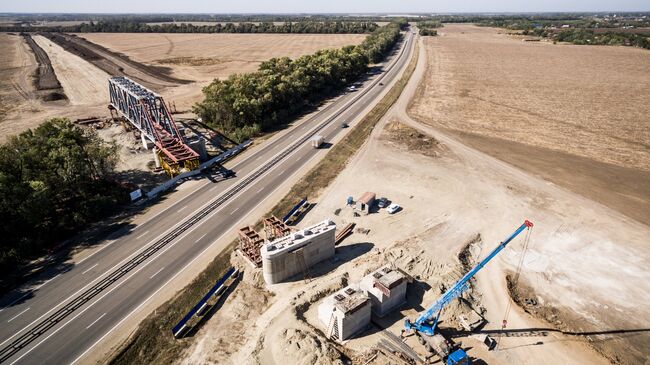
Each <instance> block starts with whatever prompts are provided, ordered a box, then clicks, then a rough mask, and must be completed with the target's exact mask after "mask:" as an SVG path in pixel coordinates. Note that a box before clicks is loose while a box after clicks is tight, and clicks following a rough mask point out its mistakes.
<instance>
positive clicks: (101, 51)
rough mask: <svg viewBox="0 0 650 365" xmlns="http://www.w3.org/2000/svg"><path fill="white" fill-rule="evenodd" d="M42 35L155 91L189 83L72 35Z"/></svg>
mask: <svg viewBox="0 0 650 365" xmlns="http://www.w3.org/2000/svg"><path fill="white" fill-rule="evenodd" d="M42 35H43V36H45V37H46V38H48V39H49V40H51V41H53V42H55V43H57V44H58V45H60V46H61V47H63V49H65V50H66V51H68V52H70V53H72V54H75V55H77V56H79V57H81V58H83V59H84V60H86V61H88V62H90V63H92V64H94V65H95V66H97V67H98V68H100V69H102V70H103V71H105V72H106V73H107V74H109V75H111V76H128V77H129V78H132V79H134V80H135V81H137V82H140V83H142V84H143V85H144V86H146V87H150V88H153V89H154V90H156V89H158V90H159V89H160V88H161V87H163V86H171V85H174V84H183V83H188V82H189V81H187V80H181V79H177V78H174V77H171V76H169V69H167V68H164V67H155V66H147V65H143V64H141V63H139V62H134V61H132V60H131V59H130V58H129V57H127V56H125V55H122V54H119V53H115V52H112V51H110V50H108V49H106V48H104V47H102V46H101V45H98V44H94V43H92V42H89V41H88V40H86V39H84V38H81V37H77V36H75V35H72V34H65V33H42Z"/></svg>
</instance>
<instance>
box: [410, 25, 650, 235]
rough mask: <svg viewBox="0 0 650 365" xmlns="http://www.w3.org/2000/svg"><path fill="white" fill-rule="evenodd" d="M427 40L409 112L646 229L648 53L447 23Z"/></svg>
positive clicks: (649, 219)
mask: <svg viewBox="0 0 650 365" xmlns="http://www.w3.org/2000/svg"><path fill="white" fill-rule="evenodd" d="M439 34H440V36H439V37H428V38H425V40H424V43H425V45H426V48H427V58H428V61H429V65H428V72H427V75H426V79H425V81H424V82H423V84H422V86H421V87H420V89H419V92H418V96H417V97H416V98H415V100H414V101H413V103H412V106H411V109H410V113H411V115H412V116H414V117H415V118H417V119H418V120H420V121H422V122H424V123H427V124H429V125H432V126H435V127H438V128H442V129H444V130H447V131H449V132H451V133H453V134H455V135H456V136H457V137H458V138H460V139H461V140H463V141H464V142H466V143H468V144H470V145H472V146H474V147H476V148H479V149H481V150H482V151H484V152H487V153H489V154H491V155H494V156H497V157H499V158H500V159H503V160H504V161H506V162H509V163H512V164H514V165H516V166H518V167H521V168H523V169H526V170H529V171H532V172H534V173H535V174H538V175H539V176H542V177H544V178H545V179H547V180H549V181H551V182H554V183H556V184H558V185H561V186H564V187H566V188H569V189H571V190H573V191H575V192H578V193H580V194H583V195H584V196H586V197H589V198H591V199H594V200H596V201H598V202H600V203H603V204H606V205H608V206H610V207H612V208H614V209H617V210H619V211H621V212H623V213H624V214H627V215H628V216H630V217H632V218H634V219H636V220H639V221H641V222H644V223H650V124H649V123H648V119H647V118H648V117H647V116H648V115H650V103H648V102H647V100H646V99H647V98H648V96H649V95H650V52H649V51H647V50H642V49H637V48H631V47H606V46H574V45H552V44H550V43H547V42H521V41H520V40H515V39H512V38H511V37H509V36H507V35H504V34H499V31H498V30H496V29H491V28H484V27H476V26H473V25H456V24H450V25H448V26H445V27H444V28H442V29H441V30H439Z"/></svg>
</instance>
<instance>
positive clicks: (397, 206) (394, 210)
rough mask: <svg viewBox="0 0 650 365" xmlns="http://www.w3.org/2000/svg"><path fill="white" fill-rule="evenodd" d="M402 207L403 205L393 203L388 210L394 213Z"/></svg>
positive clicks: (389, 212)
mask: <svg viewBox="0 0 650 365" xmlns="http://www.w3.org/2000/svg"><path fill="white" fill-rule="evenodd" d="M400 208H401V207H400V206H399V205H398V204H395V203H393V204H391V205H389V206H388V208H386V211H387V212H388V214H393V213H395V212H397V211H398V210H400Z"/></svg>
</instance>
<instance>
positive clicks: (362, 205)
mask: <svg viewBox="0 0 650 365" xmlns="http://www.w3.org/2000/svg"><path fill="white" fill-rule="evenodd" d="M376 197H377V195H376V194H375V193H372V192H369V191H366V192H365V193H363V195H361V197H360V198H359V199H357V204H356V205H355V207H354V209H356V210H358V211H361V212H364V213H365V214H368V213H370V208H371V207H372V205H373V204H375V198H376Z"/></svg>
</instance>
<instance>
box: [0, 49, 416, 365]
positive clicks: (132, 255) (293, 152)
mask: <svg viewBox="0 0 650 365" xmlns="http://www.w3.org/2000/svg"><path fill="white" fill-rule="evenodd" d="M403 53H404V52H403V50H402V52H401V53H400V56H401V55H402V54H403ZM400 56H398V58H397V60H396V61H395V62H394V63H393V65H396V64H397V63H398V61H399V58H400ZM385 75H386V74H385ZM357 101H358V100H357ZM355 102H356V101H355ZM348 107H350V106H344V108H348ZM336 113H338V111H337V112H335V113H334V114H336ZM330 122H331V121H330ZM317 127H318V126H316V127H314V128H313V129H315V128H317ZM297 151H298V149H295V150H294V151H291V152H290V153H289V154H288V155H287V156H285V158H286V157H289V156H290V155H292V154H295V153H296V152H297ZM274 157H275V156H274ZM315 157H317V154H314V156H312V158H310V159H309V160H310V161H311V160H312V159H313V158H315ZM301 158H302V157H299V158H298V160H297V161H299V160H300V159H301ZM269 161H270V160H269ZM244 162H246V160H244V161H242V162H241V163H244ZM238 165H239V164H238ZM253 172H255V171H253ZM253 172H251V173H250V174H249V175H251V174H252V173H253ZM269 172H270V171H267V172H265V173H263V174H262V175H260V176H259V177H258V178H261V177H262V176H264V175H267V174H268V173H269ZM280 186H281V185H280ZM246 190H248V189H242V191H240V192H239V193H238V194H236V195H235V196H233V197H231V199H234V198H235V197H237V196H239V195H241V194H242V193H243V192H244V191H246ZM275 190H277V188H276V189H275ZM275 190H274V191H275ZM196 192H198V189H197V191H196ZM189 196H191V195H188V196H186V197H184V198H183V199H181V201H182V200H184V199H186V198H187V197H189ZM264 200H265V199H264ZM264 200H262V201H264ZM210 203H211V202H208V203H206V204H205V205H204V206H203V207H201V208H199V209H197V210H196V212H198V211H200V210H201V209H203V208H204V207H205V206H207V205H208V204H210ZM175 204H176V203H175ZM175 204H173V205H175ZM173 205H172V206H173ZM258 206H259V204H258ZM167 210H168V209H165V210H163V211H161V212H160V213H158V214H157V215H156V216H158V215H160V214H162V213H163V212H165V211H167ZM220 210H221V209H217V210H215V211H214V212H213V213H212V214H210V216H213V215H214V214H215V213H216V212H218V211H220ZM153 218H155V216H154V217H153ZM153 218H151V219H153ZM149 221H150V220H148V221H147V222H149ZM145 223H146V222H145ZM198 226H200V224H199V225H197V226H196V227H198ZM196 227H193V228H192V229H191V230H190V231H193V230H194V229H195V228H196ZM174 228H176V226H173V227H170V228H169V229H168V230H167V231H165V232H164V233H162V234H161V235H160V236H158V237H157V238H159V237H161V236H163V235H164V234H167V233H168V232H169V231H171V230H172V229H174ZM145 234H146V232H145ZM157 238H156V239H157ZM173 245H174V244H173ZM173 245H172V246H173ZM172 246H168V247H167V248H166V249H164V250H163V252H166V251H167V250H168V249H169V248H170V247H172ZM145 248H146V247H143V248H142V249H141V250H139V251H142V250H144V249H145ZM139 251H136V252H134V253H133V254H131V255H130V256H129V257H127V258H126V259H125V260H123V261H122V263H123V262H124V261H126V260H128V259H129V258H132V257H134V256H135V255H137V254H138V252H139ZM163 252H161V253H160V254H162V253H163ZM157 256H159V255H157ZM148 263H149V262H148ZM148 263H146V264H145V266H146V265H147V264H148ZM140 269H141V268H140ZM140 269H138V270H136V272H135V273H137V272H139V271H140ZM135 273H133V275H134V274H135ZM104 274H105V273H104ZM133 275H131V276H129V278H130V277H132V276H133ZM100 278H101V276H100V277H98V278H96V279H95V280H93V282H94V281H96V280H99V279H100ZM129 278H127V279H126V280H128V279H129ZM126 280H125V281H126ZM90 284H92V282H91V283H90ZM90 284H88V285H90ZM88 285H87V286H88ZM87 286H86V287H87ZM86 287H84V288H82V289H80V290H78V291H77V292H76V293H75V294H73V295H72V296H70V297H74V296H75V295H76V294H77V293H79V292H80V291H81V290H83V289H85V288H86ZM115 288H117V287H114V288H113V289H111V290H110V291H109V293H110V292H112V291H113V290H114V289H115ZM105 296H106V294H105V295H104V296H102V297H101V298H99V299H98V301H99V300H101V299H102V298H104V297H105ZM70 297H68V299H69V298H70ZM56 307H58V306H55V308H56ZM55 308H52V309H51V310H50V311H48V312H47V313H45V314H43V315H42V316H41V317H39V319H37V320H36V321H38V320H40V319H41V318H43V317H44V316H45V315H47V314H49V313H50V312H51V311H52V310H54V309H55ZM83 312H85V310H83V311H82V313H83ZM78 316H79V315H77V316H75V317H74V318H72V319H71V321H72V320H74V319H76V318H77V317H78ZM36 321H34V322H32V324H33V323H35V322H36ZM68 323H69V322H68ZM30 325H31V324H30ZM61 328H63V327H60V328H59V329H57V330H56V331H55V332H54V333H52V334H50V335H49V336H47V337H46V338H45V339H43V340H42V341H41V342H39V343H38V344H37V345H35V346H34V347H32V348H31V349H30V350H29V351H27V352H26V353H25V354H23V355H22V356H21V357H20V358H19V359H18V360H20V359H21V358H23V357H24V356H25V355H27V354H28V353H30V352H31V351H32V350H33V349H34V348H36V347H38V346H39V345H40V344H41V343H43V342H44V341H46V340H47V339H49V338H50V337H51V336H52V335H54V334H55V333H57V332H58V331H59V330H60V329H61ZM111 331H112V330H111ZM18 333H19V332H18ZM18 333H15V334H14V335H13V336H11V337H10V338H8V339H7V340H5V341H4V342H3V344H4V343H6V342H7V341H9V340H10V339H11V338H13V337H15V336H16V335H17V334H18ZM93 346H94V345H93ZM86 352H87V351H86ZM84 354H85V353H84ZM82 356H83V354H82ZM80 357H81V356H80ZM78 359H79V358H78ZM18 360H16V361H18ZM16 361H14V363H15V362H16ZM75 361H76V360H75ZM12 364H13V363H12Z"/></svg>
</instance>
